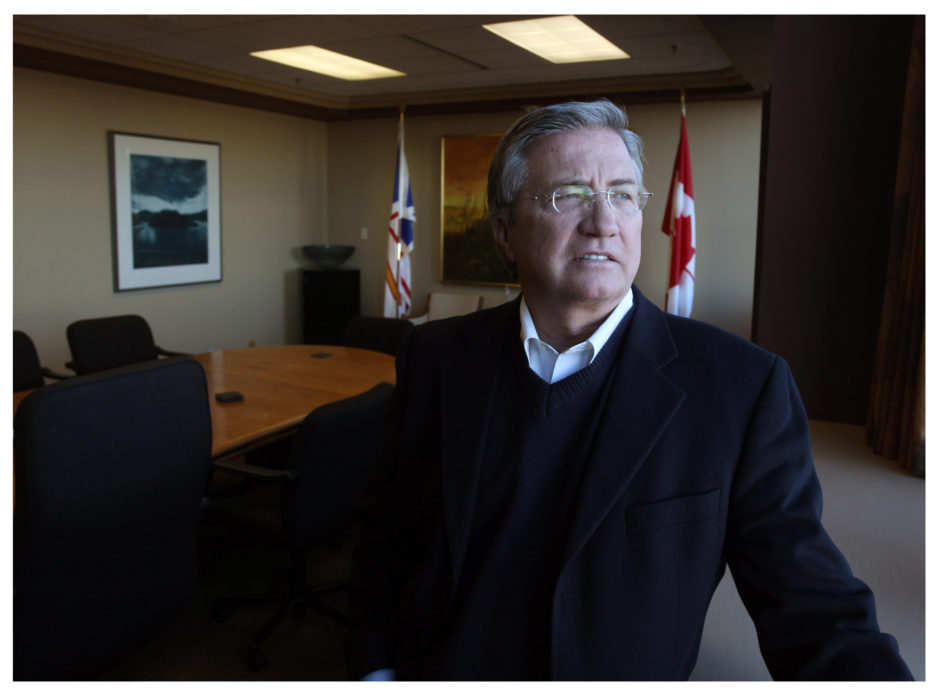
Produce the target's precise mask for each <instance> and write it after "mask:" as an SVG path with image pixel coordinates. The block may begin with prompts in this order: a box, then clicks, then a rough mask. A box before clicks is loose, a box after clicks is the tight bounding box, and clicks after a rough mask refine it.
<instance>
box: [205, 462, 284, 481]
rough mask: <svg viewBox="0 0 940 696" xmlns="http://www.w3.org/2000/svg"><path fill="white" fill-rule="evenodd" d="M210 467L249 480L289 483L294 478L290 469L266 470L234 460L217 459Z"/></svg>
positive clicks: (265, 468)
mask: <svg viewBox="0 0 940 696" xmlns="http://www.w3.org/2000/svg"><path fill="white" fill-rule="evenodd" d="M212 466H213V467H215V468H217V469H223V470H224V471H231V472H234V473H237V474H243V475H245V476H248V477H249V478H254V479H261V480H264V481H276V480H288V481H289V480H291V479H292V478H293V477H294V472H293V471H292V470H291V469H268V468H267V467H263V466H255V465H254V464H246V463H245V462H241V461H237V460H234V459H218V460H216V461H214V462H212Z"/></svg>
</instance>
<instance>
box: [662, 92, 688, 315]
mask: <svg viewBox="0 0 940 696" xmlns="http://www.w3.org/2000/svg"><path fill="white" fill-rule="evenodd" d="M662 229H663V232H665V233H666V234H667V235H669V236H670V237H672V254H671V259H670V264H669V289H668V290H667V291H666V311H667V312H669V313H670V314H677V315H679V316H682V317H687V316H689V315H690V314H691V313H692V294H693V291H694V289H695V287H694V286H695V202H694V201H693V199H692V164H691V162H690V160H689V139H688V136H687V135H686V132H685V107H683V109H682V130H681V133H680V135H679V149H678V151H677V152H676V162H675V165H674V166H673V171H672V182H671V183H670V184H669V196H668V197H667V198H666V214H665V216H664V217H663V228H662Z"/></svg>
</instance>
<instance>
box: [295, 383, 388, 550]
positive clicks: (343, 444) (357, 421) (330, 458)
mask: <svg viewBox="0 0 940 696" xmlns="http://www.w3.org/2000/svg"><path fill="white" fill-rule="evenodd" d="M391 394H392V385H390V384H387V383H385V382H383V383H381V384H378V385H376V386H375V387H373V388H372V389H370V390H369V391H367V392H364V393H362V394H359V395H357V396H353V397H350V398H347V399H343V400H341V401H335V402H333V403H331V404H327V405H326V406H321V407H320V408H317V409H314V410H313V411H311V412H310V414H309V415H308V416H307V417H306V418H305V419H304V421H303V423H302V425H301V426H300V429H299V431H298V433H297V435H296V437H295V438H294V444H293V448H292V450H291V455H290V467H291V469H293V470H294V475H295V478H294V483H293V486H292V495H291V496H290V497H289V499H288V504H287V505H286V506H285V518H286V525H287V526H288V527H289V528H290V531H291V532H292V536H293V539H292V540H291V543H292V545H293V546H295V547H298V548H308V547H310V546H312V545H314V544H318V543H325V544H336V543H339V541H341V539H342V537H343V534H344V533H345V532H346V531H347V530H348V529H349V528H350V527H351V526H352V523H353V520H354V518H355V511H356V505H357V503H358V501H359V497H360V496H361V495H362V492H363V491H364V490H365V487H366V484H367V483H368V481H369V477H370V476H371V474H372V471H373V470H374V468H375V463H376V462H377V460H378V457H379V452H380V451H381V446H382V438H383V431H384V425H385V412H386V410H387V409H388V403H389V399H390V397H391Z"/></svg>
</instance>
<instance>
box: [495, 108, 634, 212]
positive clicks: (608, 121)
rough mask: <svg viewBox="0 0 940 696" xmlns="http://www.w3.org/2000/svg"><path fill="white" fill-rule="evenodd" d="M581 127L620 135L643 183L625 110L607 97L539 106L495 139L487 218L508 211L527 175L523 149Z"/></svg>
mask: <svg viewBox="0 0 940 696" xmlns="http://www.w3.org/2000/svg"><path fill="white" fill-rule="evenodd" d="M581 128H586V129H587V128H592V129H593V128H610V129H611V130H613V131H616V132H617V133H618V134H619V135H620V137H621V138H623V142H624V145H626V146H627V152H628V153H629V154H630V159H632V160H633V166H634V168H635V169H636V175H637V184H639V186H640V187H642V186H643V143H642V141H641V140H640V137H639V136H638V135H637V134H636V133H634V132H633V131H630V130H628V129H627V114H626V113H625V112H624V110H623V109H622V108H621V107H619V106H616V105H615V104H614V103H613V102H610V101H608V100H607V99H600V100H598V101H592V102H568V103H565V104H554V105H552V106H543V107H542V108H540V109H536V110H534V111H530V112H529V113H527V114H526V115H525V116H523V117H522V118H520V119H519V120H517V121H516V122H515V123H514V124H513V125H512V127H511V128H510V129H509V130H508V131H507V132H506V134H505V135H504V136H503V137H502V139H501V140H500V141H499V145H498V146H497V147H496V152H495V153H494V154H493V161H492V162H491V163H490V171H489V177H488V181H487V187H486V194H487V203H488V205H489V211H490V218H491V219H492V218H493V217H494V216H496V215H500V214H502V213H504V212H508V217H509V221H510V222H511V221H512V205H513V203H515V201H516V196H518V195H519V191H520V190H521V189H522V187H523V186H524V185H525V183H526V181H527V180H528V178H529V174H530V172H529V163H528V158H527V156H526V153H527V151H528V149H529V148H530V147H532V145H534V144H535V143H537V142H539V141H540V140H542V139H543V138H547V137H548V136H550V135H554V134H556V133H563V132H566V131H574V130H579V129H581Z"/></svg>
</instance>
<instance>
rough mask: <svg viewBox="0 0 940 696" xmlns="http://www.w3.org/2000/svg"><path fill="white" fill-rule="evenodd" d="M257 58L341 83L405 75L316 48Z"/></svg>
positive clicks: (261, 54) (278, 50) (274, 52)
mask: <svg viewBox="0 0 940 696" xmlns="http://www.w3.org/2000/svg"><path fill="white" fill-rule="evenodd" d="M251 55H253V56H255V57H256V58H263V59H264V60H272V61H274V62H275V63H283V64H284V65H290V66H291V67H294V68H300V69H301V70H308V71H310V72H315V73H320V74H321V75H329V76H330V77H338V78H339V79H341V80H377V79H381V78H384V77H402V76H403V75H404V74H405V73H403V72H398V71H397V70H392V69H391V68H385V67H382V66H381V65H376V64H375V63H370V62H368V61H366V60H359V59H358V58H351V57H349V56H344V55H343V54H342V53H336V52H334V51H328V50H326V49H325V48H317V47H316V46H294V47H293V48H276V49H272V50H270V51H254V52H252V54H251Z"/></svg>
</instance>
